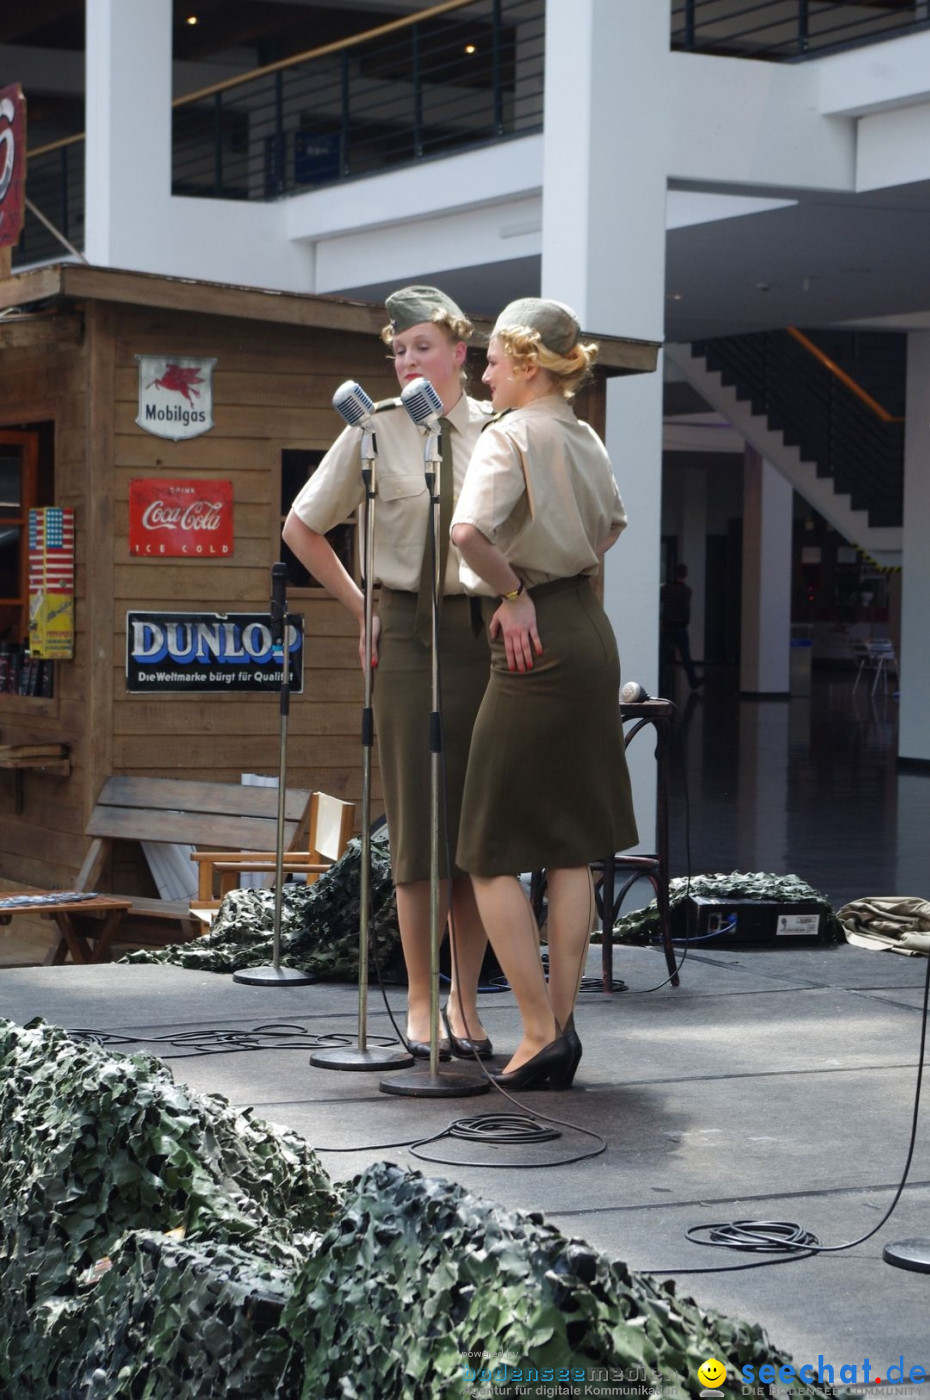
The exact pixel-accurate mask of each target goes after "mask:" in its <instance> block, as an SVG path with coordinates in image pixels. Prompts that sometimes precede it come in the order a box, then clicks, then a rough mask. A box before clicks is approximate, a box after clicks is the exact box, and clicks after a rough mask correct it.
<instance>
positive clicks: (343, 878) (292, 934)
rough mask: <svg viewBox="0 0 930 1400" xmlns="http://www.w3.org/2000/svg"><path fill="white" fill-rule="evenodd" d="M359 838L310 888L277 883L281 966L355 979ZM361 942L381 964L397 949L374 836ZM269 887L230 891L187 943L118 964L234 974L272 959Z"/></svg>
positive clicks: (385, 862) (387, 860)
mask: <svg viewBox="0 0 930 1400" xmlns="http://www.w3.org/2000/svg"><path fill="white" fill-rule="evenodd" d="M361 854H362V852H361V843H360V842H359V841H357V840H354V841H350V842H349V847H348V850H347V851H346V853H345V855H344V856H343V857H342V859H341V860H340V861H338V862H337V863H336V864H335V865H334V866H333V867H332V869H331V870H327V871H326V872H325V874H323V875H321V876H320V878H319V879H318V880H317V881H316V882H315V883H314V884H312V885H296V884H295V885H285V886H284V887H283V889H282V893H281V958H280V961H281V965H282V966H283V967H296V968H299V969H300V970H301V972H312V973H315V974H316V976H317V977H320V978H322V979H324V980H325V979H330V980H332V981H339V982H351V981H355V979H356V978H357V977H358V930H359V908H360V901H359V882H360V871H361ZM370 889H371V916H370V920H369V947H370V949H371V956H372V958H373V959H374V960H375V961H376V962H377V964H378V965H379V966H380V967H381V968H382V969H384V968H387V967H389V966H392V965H393V964H394V963H395V962H396V960H397V958H398V957H399V954H400V934H399V933H398V929H397V910H396V906H395V902H394V888H393V885H392V882H391V856H390V851H389V849H388V845H387V840H386V838H384V837H381V836H380V834H379V835H376V836H375V837H373V838H372V842H371V884H370ZM273 931H274V891H273V890H234V891H233V892H232V894H228V895H227V896H226V898H225V899H224V900H223V903H222V904H221V905H220V909H219V913H218V914H217V916H216V918H215V919H214V921H213V926H212V928H211V929H210V932H209V933H207V934H204V936H203V937H202V938H196V939H195V940H194V941H193V943H174V944H172V945H171V946H170V947H167V948H156V949H148V948H146V949H143V950H140V951H139V952H136V953H128V954H127V955H126V956H125V957H124V958H121V959H120V961H121V962H133V963H170V964H171V965H172V966H175V967H188V968H196V969H197V970H198V971H200V972H239V971H240V970H242V969H244V968H248V967H262V966H264V965H266V964H268V963H270V962H271V961H272V956H273V948H272V941H273Z"/></svg>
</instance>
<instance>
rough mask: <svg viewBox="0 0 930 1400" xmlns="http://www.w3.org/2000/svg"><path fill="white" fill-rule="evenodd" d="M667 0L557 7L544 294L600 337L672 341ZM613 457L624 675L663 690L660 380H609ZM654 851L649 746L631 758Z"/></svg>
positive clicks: (585, 0)
mask: <svg viewBox="0 0 930 1400" xmlns="http://www.w3.org/2000/svg"><path fill="white" fill-rule="evenodd" d="M669 58H670V54H669V3H668V0H650V2H649V4H643V3H642V0H572V3H571V4H567V3H566V0H548V3H547V5H546V129H545V138H544V139H545V146H544V163H543V230H542V294H543V296H548V297H555V298H557V299H558V300H560V301H566V302H568V303H569V304H570V305H571V306H573V307H574V309H575V311H576V312H577V314H578V316H579V317H580V319H581V322H582V324H583V325H584V327H585V329H586V330H588V331H591V332H597V331H603V332H605V333H606V334H613V335H626V336H634V337H637V338H640V339H644V340H661V339H662V338H663V326H664V308H665V190H666V169H667V156H666V150H667V120H668V104H667V103H666V102H664V101H663V100H662V93H663V92H664V91H665V82H664V79H663V73H664V72H665V70H666V69H667V68H668V65H669ZM607 449H608V451H609V452H610V456H611V460H612V461H613V464H614V469H615V472H616V475H617V479H618V481H619V483H620V490H621V493H622V495H623V498H624V501H625V503H626V507H627V511H628V514H629V517H630V524H629V527H628V529H627V530H626V531H625V532H624V534H623V535H622V536H621V538H620V542H619V543H618V544H617V545H616V546H615V548H614V549H613V550H612V551H611V552H610V554H609V555H608V556H607V561H606V567H605V587H604V603H605V606H606V609H607V613H608V616H609V617H610V620H611V622H612V624H613V627H614V631H615V632H616V634H617V639H618V642H619V646H620V658H621V664H622V667H623V675H624V678H625V679H627V680H629V679H635V680H638V681H640V682H641V683H642V684H643V685H645V687H646V689H647V690H649V691H650V692H651V693H653V694H654V693H655V687H656V685H657V683H658V669H659V668H658V630H659V625H658V616H659V604H658V597H659V544H660V531H661V504H662V503H661V482H662V371H661V359H660V366H659V369H658V370H657V372H656V373H655V374H648V375H631V376H629V377H624V378H620V379H613V380H611V381H610V383H609V386H608V390H607ZM630 770H631V774H632V778H633V787H634V794H635V799H636V810H637V818H638V821H639V829H640V832H641V835H642V838H643V844H644V846H646V847H648V848H651V847H652V845H653V830H654V824H655V763H654V760H653V754H652V746H651V745H649V744H643V743H642V741H641V740H640V741H638V742H637V743H635V744H634V745H632V747H631V749H630Z"/></svg>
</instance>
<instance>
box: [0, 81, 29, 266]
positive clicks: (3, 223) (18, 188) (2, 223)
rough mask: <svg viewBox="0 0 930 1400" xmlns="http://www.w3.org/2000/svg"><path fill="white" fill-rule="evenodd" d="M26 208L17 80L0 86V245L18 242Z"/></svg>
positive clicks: (23, 129)
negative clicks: (5, 85) (3, 86)
mask: <svg viewBox="0 0 930 1400" xmlns="http://www.w3.org/2000/svg"><path fill="white" fill-rule="evenodd" d="M25 211H26V99H25V97H23V90H22V88H21V87H20V85H19V83H13V84H12V85H11V86H10V87H5V88H0V248H12V247H13V246H14V244H16V243H18V242H19V235H20V234H21V233H22V230H23V218H24V217H25Z"/></svg>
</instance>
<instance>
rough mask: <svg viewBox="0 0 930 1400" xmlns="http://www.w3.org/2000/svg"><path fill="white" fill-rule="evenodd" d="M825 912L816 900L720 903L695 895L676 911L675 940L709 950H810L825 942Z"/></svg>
mask: <svg viewBox="0 0 930 1400" xmlns="http://www.w3.org/2000/svg"><path fill="white" fill-rule="evenodd" d="M824 924H825V910H824V907H823V905H822V904H817V903H816V902H815V901H813V900H804V901H799V902H798V903H795V904H789V903H785V902H784V901H781V900H775V899H771V900H770V899H720V898H717V897H712V896H709V895H699V894H692V895H689V896H688V898H687V899H685V900H683V901H682V902H681V903H680V904H678V905H676V907H675V908H674V909H673V910H672V937H673V938H684V939H689V940H695V941H698V940H699V941H700V942H702V943H704V944H706V946H707V947H708V948H748V947H774V946H776V945H778V946H779V947H781V946H783V945H784V946H788V945H790V944H796V945H798V946H802V947H803V946H810V945H812V944H816V943H823V942H825V930H824Z"/></svg>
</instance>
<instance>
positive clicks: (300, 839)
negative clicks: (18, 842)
mask: <svg viewBox="0 0 930 1400" xmlns="http://www.w3.org/2000/svg"><path fill="white" fill-rule="evenodd" d="M311 795H312V794H311V793H310V792H309V791H307V790H305V789H302V788H289V789H288V791H287V793H286V795H285V803H284V846H285V849H286V850H293V849H294V848H295V847H296V846H298V845H300V844H301V843H304V844H305V843H306V840H307V833H308V814H309V807H310V799H311ZM87 835H88V836H90V837H91V838H92V839H91V844H90V848H89V850H88V852H87V855H86V856H85V858H84V864H83V865H82V866H81V869H80V872H79V874H78V877H77V880H76V882H75V886H74V888H75V889H76V890H81V891H83V890H98V888H99V882H100V879H101V876H102V874H103V870H104V867H105V865H106V863H107V861H108V859H109V858H110V856H111V854H112V851H113V843H114V842H115V841H134V842H142V841H155V842H165V843H167V844H174V843H178V844H181V845H191V846H199V847H201V848H204V847H206V848H207V849H208V850H210V851H218V850H223V851H229V852H231V853H235V852H239V851H243V850H250V851H269V850H274V849H276V847H277V839H278V790H277V788H273V787H250V786H246V785H245V784H243V785H242V786H240V785H239V784H237V783H209V782H190V781H188V780H186V779H183V778H129V777H113V778H107V780H106V782H105V783H104V785H103V787H102V788H101V790H100V796H99V797H98V799H97V805H96V806H95V808H94V810H93V812H92V813H91V818H90V821H89V822H88V823H87ZM100 893H110V894H114V895H116V896H117V897H125V898H127V899H130V900H131V901H132V903H131V907H130V909H129V910H128V912H127V915H126V922H127V923H128V922H129V921H130V920H136V919H138V920H142V921H144V922H145V924H146V925H147V926H148V927H149V928H152V929H153V930H154V931H155V932H156V933H157V931H158V927H159V925H161V926H163V927H164V926H165V925H172V924H173V925H174V926H175V928H174V930H173V932H174V934H175V936H177V935H178V934H180V935H181V936H187V937H190V936H192V935H194V934H196V933H202V932H203V926H202V924H200V923H199V922H197V921H196V920H194V919H192V917H191V912H190V900H189V899H179V900H173V899H151V898H148V897H146V896H138V895H134V894H127V895H125V896H121V895H119V893H118V892H117V891H115V890H114V891H100Z"/></svg>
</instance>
